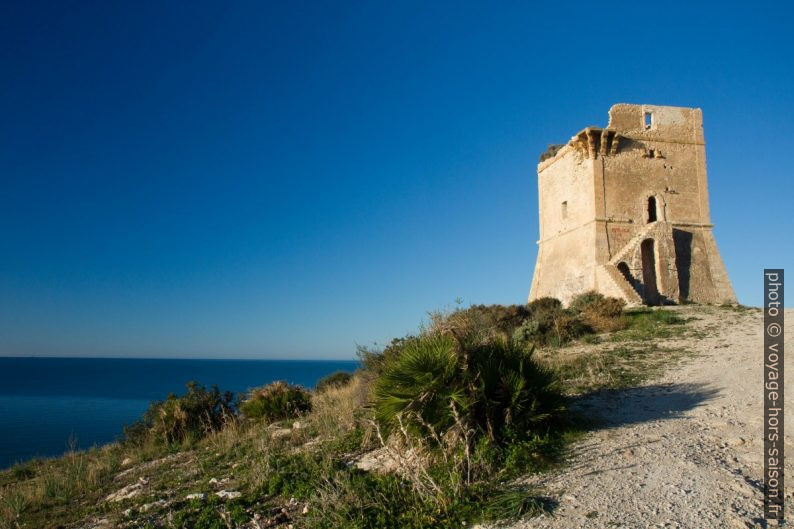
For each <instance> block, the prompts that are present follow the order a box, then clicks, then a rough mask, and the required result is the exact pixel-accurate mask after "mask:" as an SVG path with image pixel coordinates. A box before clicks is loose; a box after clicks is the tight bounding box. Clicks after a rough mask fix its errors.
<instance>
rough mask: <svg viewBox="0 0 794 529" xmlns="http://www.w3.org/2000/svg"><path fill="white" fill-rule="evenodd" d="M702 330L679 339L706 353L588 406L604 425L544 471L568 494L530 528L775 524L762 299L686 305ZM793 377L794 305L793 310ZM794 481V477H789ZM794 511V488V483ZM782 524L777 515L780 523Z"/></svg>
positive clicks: (790, 402) (551, 484)
mask: <svg viewBox="0 0 794 529" xmlns="http://www.w3.org/2000/svg"><path fill="white" fill-rule="evenodd" d="M681 310H682V311H683V312H685V313H687V314H688V315H689V314H691V315H694V316H696V317H697V318H698V319H697V320H696V321H693V322H691V323H690V325H693V326H695V328H696V329H698V330H703V331H705V332H704V333H701V334H706V336H705V337H703V338H697V339H695V338H687V339H683V340H677V341H676V343H675V345H676V346H682V347H685V348H686V349H687V350H689V351H693V352H696V353H698V355H697V356H695V357H694V358H690V359H688V360H686V361H684V362H683V363H682V364H680V365H678V366H676V367H674V368H672V369H670V370H669V371H668V372H667V373H666V374H664V375H663V376H662V377H660V378H659V379H657V380H654V381H652V382H650V383H648V384H647V385H645V386H642V387H639V388H633V389H629V390H623V391H617V392H612V393H608V394H601V395H599V396H597V397H590V398H588V399H587V400H586V401H585V402H582V403H581V406H582V407H583V408H584V409H586V410H588V412H590V413H592V414H593V415H594V416H598V417H600V418H601V419H602V420H603V421H604V426H603V428H601V429H600V430H597V431H595V432H593V433H592V434H590V435H588V437H587V438H586V439H585V440H584V441H583V442H581V443H580V444H579V445H578V446H577V447H576V449H575V451H574V453H573V455H572V457H571V459H570V461H569V462H568V464H567V465H566V466H565V467H564V468H562V469H560V470H559V471H557V472H554V473H552V474H547V475H544V476H541V477H537V478H533V480H531V481H532V482H533V483H536V484H538V485H539V486H540V487H541V488H542V489H543V490H545V491H548V492H549V493H550V495H551V496H552V497H553V498H555V499H556V500H557V501H558V502H559V506H558V508H557V509H556V510H555V511H554V514H553V515H550V516H543V517H540V518H535V519H531V520H527V521H524V522H521V523H519V524H518V525H515V526H514V529H524V528H530V527H532V528H535V527H538V528H554V529H560V528H591V527H592V528H599V529H600V528H606V527H631V528H640V527H642V528H645V527H681V528H723V527H724V528H744V527H766V525H765V523H764V521H763V520H762V519H761V518H762V516H763V509H762V501H763V496H762V488H761V487H762V483H763V482H762V470H763V459H762V454H763V444H762V441H763V428H762V412H763V395H762V385H761V384H762V381H761V378H762V373H763V368H762V362H761V355H762V354H763V335H762V330H763V329H762V322H763V314H762V313H761V311H757V310H753V311H744V312H734V311H730V310H726V309H724V308H716V307H713V308H708V307H707V308H703V307H700V308H697V309H693V308H688V307H683V308H682V309H681ZM785 318H786V325H785V331H786V342H785V345H786V353H787V354H786V356H785V368H786V370H788V373H789V374H788V377H789V378H790V377H791V376H792V373H794V371H793V370H792V369H794V366H793V364H794V362H793V361H792V360H794V348H792V337H794V325H792V324H794V310H786V313H785ZM792 414H794V395H792V393H791V392H789V393H788V394H787V397H786V424H787V425H788V433H787V435H786V455H788V458H787V464H786V474H787V475H788V476H791V477H790V478H789V479H790V480H791V479H794V474H792V473H791V468H792V463H791V462H792V461H794V444H793V443H792V439H793V438H794V436H792V435H791V433H790V432H792V431H794V422H792ZM787 489H788V491H791V490H792V487H791V485H790V484H789V485H788V487H787ZM786 496H787V499H786V502H787V509H786V517H787V518H788V519H789V520H791V519H792V514H794V509H792V503H794V498H792V495H791V493H790V492H788V493H787V495H786ZM770 526H771V525H770Z"/></svg>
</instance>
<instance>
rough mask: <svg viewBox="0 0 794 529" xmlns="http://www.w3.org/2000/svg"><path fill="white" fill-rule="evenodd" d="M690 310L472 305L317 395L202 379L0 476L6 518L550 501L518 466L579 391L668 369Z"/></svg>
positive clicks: (396, 522) (412, 512) (366, 360)
mask: <svg viewBox="0 0 794 529" xmlns="http://www.w3.org/2000/svg"><path fill="white" fill-rule="evenodd" d="M681 323H682V322H681V320H680V318H678V317H677V316H676V315H675V314H674V313H673V312H670V311H667V310H663V309H658V310H650V309H647V310H635V311H625V310H624V307H623V304H622V302H620V301H618V300H614V299H610V298H604V297H603V296H601V295H599V294H595V293H586V294H583V295H582V296H579V297H577V298H576V299H575V300H573V302H572V303H571V304H570V306H569V307H568V308H564V307H563V306H562V304H561V303H560V302H559V301H558V300H555V299H551V298H544V299H540V300H536V301H534V302H533V303H530V304H528V305H514V306H498V305H492V306H484V305H475V306H471V307H468V308H463V309H458V310H454V311H451V312H437V313H433V314H431V316H430V319H429V322H428V323H427V324H426V325H425V326H424V327H423V328H422V329H420V331H419V332H417V333H416V334H414V335H409V336H405V337H402V338H399V339H395V340H393V341H392V342H391V343H390V344H389V345H388V346H387V347H385V348H383V349H381V350H376V349H371V348H362V349H361V350H360V351H359V354H360V357H361V368H360V369H359V370H358V371H357V372H356V373H354V374H333V375H331V376H329V377H326V379H324V380H321V381H320V382H319V383H318V384H317V387H316V389H315V391H313V392H310V391H309V390H307V389H305V388H301V387H299V386H293V385H290V384H288V383H285V382H275V383H271V384H268V385H267V386H264V387H262V388H258V389H255V390H252V391H251V392H249V393H248V394H247V395H245V396H242V397H241V398H238V399H234V397H233V396H232V395H231V394H230V393H221V392H220V391H219V390H218V389H217V388H212V389H210V390H207V389H205V388H203V387H200V386H197V385H194V384H190V385H188V388H187V391H186V393H185V394H183V395H181V396H174V395H172V396H169V397H168V398H167V399H166V400H165V401H162V402H156V403H153V404H152V406H151V407H150V409H149V410H148V411H147V412H146V414H145V415H144V417H143V418H142V419H141V421H139V422H138V423H136V424H134V425H132V426H131V427H129V428H127V429H126V430H125V435H124V437H123V439H122V440H121V441H120V442H118V443H114V444H111V445H108V446H105V447H100V448H95V449H92V450H88V451H85V452H72V453H69V454H66V455H65V456H63V457H61V458H56V459H52V460H37V461H30V462H27V463H22V464H20V465H17V466H15V467H14V468H12V469H10V470H8V471H3V472H0V527H10V528H17V527H30V528H33V527H35V528H46V527H59V526H67V527H82V526H83V525H81V523H83V524H84V526H86V527H88V526H90V524H89V523H88V521H90V520H103V519H104V520H108V521H109V522H110V523H111V524H112V525H113V526H118V527H149V528H158V527H162V528H188V527H190V528H199V529H209V528H230V527H240V528H242V527H250V528H256V527H270V526H277V525H279V524H282V523H291V524H293V527H296V528H298V527H304V528H341V527H345V528H347V527H353V528H356V527H358V528H376V527H377V528H389V527H394V528H420V527H456V528H459V527H462V526H466V525H469V524H471V523H473V522H475V521H477V520H487V519H507V518H514V517H519V516H524V515H531V514H537V513H539V512H543V511H547V510H549V509H552V508H553V506H554V505H553V502H551V501H550V500H549V499H548V498H545V497H543V495H542V491H534V490H528V489H526V488H525V486H523V485H521V481H520V480H518V479H516V478H519V477H520V476H524V475H526V474H528V473H533V472H541V471H544V470H545V469H547V468H549V467H550V466H553V465H554V464H556V463H557V462H558V461H559V460H560V458H561V456H562V454H564V453H565V450H566V447H567V446H568V445H569V444H570V442H571V440H572V439H575V438H576V437H577V436H578V435H580V433H581V432H582V427H581V426H579V425H580V424H581V421H579V420H578V419H577V417H575V416H574V415H572V414H571V412H569V411H568V410H569V406H568V404H569V402H570V399H571V398H572V397H573V396H574V395H575V394H577V393H581V392H585V391H590V390H594V389H600V388H610V387H621V386H625V385H629V384H635V383H637V382H638V381H640V380H641V379H642V378H643V377H644V376H647V374H648V373H651V372H653V370H655V369H658V368H659V366H660V365H661V364H662V363H663V362H664V361H665V360H667V359H669V358H670V357H671V355H673V352H672V351H671V350H667V349H662V348H658V347H655V346H654V345H653V343H652V342H651V341H649V340H652V339H655V338H656V337H664V336H670V335H672V334H674V333H676V332H680V330H681V329H683V325H681ZM605 333H606V334H605ZM571 345H573V346H571ZM675 354H680V352H677V351H676V352H675Z"/></svg>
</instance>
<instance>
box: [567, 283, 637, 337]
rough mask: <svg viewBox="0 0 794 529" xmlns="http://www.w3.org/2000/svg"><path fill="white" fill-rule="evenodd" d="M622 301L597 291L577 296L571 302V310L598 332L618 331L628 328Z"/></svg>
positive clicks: (624, 304) (624, 303)
mask: <svg viewBox="0 0 794 529" xmlns="http://www.w3.org/2000/svg"><path fill="white" fill-rule="evenodd" d="M625 306H626V302H625V301H623V300H622V299H617V298H611V297H606V296H604V295H602V294H599V293H598V292H595V291H592V290H591V291H589V292H585V293H584V294H580V295H578V296H576V297H575V298H574V299H573V301H572V302H571V307H570V308H571V310H572V311H574V312H577V313H579V314H580V315H581V318H582V320H583V321H584V322H586V323H587V324H588V325H590V326H591V327H592V328H593V329H594V330H596V331H601V332H604V331H616V330H619V329H623V328H625V327H626V325H627V322H626V319H625V318H624V317H623V308H624V307H625Z"/></svg>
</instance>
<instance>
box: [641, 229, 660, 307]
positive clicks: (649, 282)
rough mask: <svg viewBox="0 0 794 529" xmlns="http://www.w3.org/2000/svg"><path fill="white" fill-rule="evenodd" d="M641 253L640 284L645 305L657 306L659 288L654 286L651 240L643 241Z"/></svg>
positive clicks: (654, 260)
mask: <svg viewBox="0 0 794 529" xmlns="http://www.w3.org/2000/svg"><path fill="white" fill-rule="evenodd" d="M640 251H641V253H642V283H643V285H644V287H645V288H644V296H643V298H644V299H645V303H647V304H648V305H658V304H659V287H658V285H657V284H656V251H655V249H654V241H653V239H645V240H644V241H642V245H640Z"/></svg>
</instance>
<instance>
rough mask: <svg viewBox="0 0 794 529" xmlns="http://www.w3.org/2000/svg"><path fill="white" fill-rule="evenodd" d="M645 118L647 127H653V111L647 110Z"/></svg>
mask: <svg viewBox="0 0 794 529" xmlns="http://www.w3.org/2000/svg"><path fill="white" fill-rule="evenodd" d="M644 119H645V128H646V129H649V128H651V125H653V112H646V113H645V118H644Z"/></svg>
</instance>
